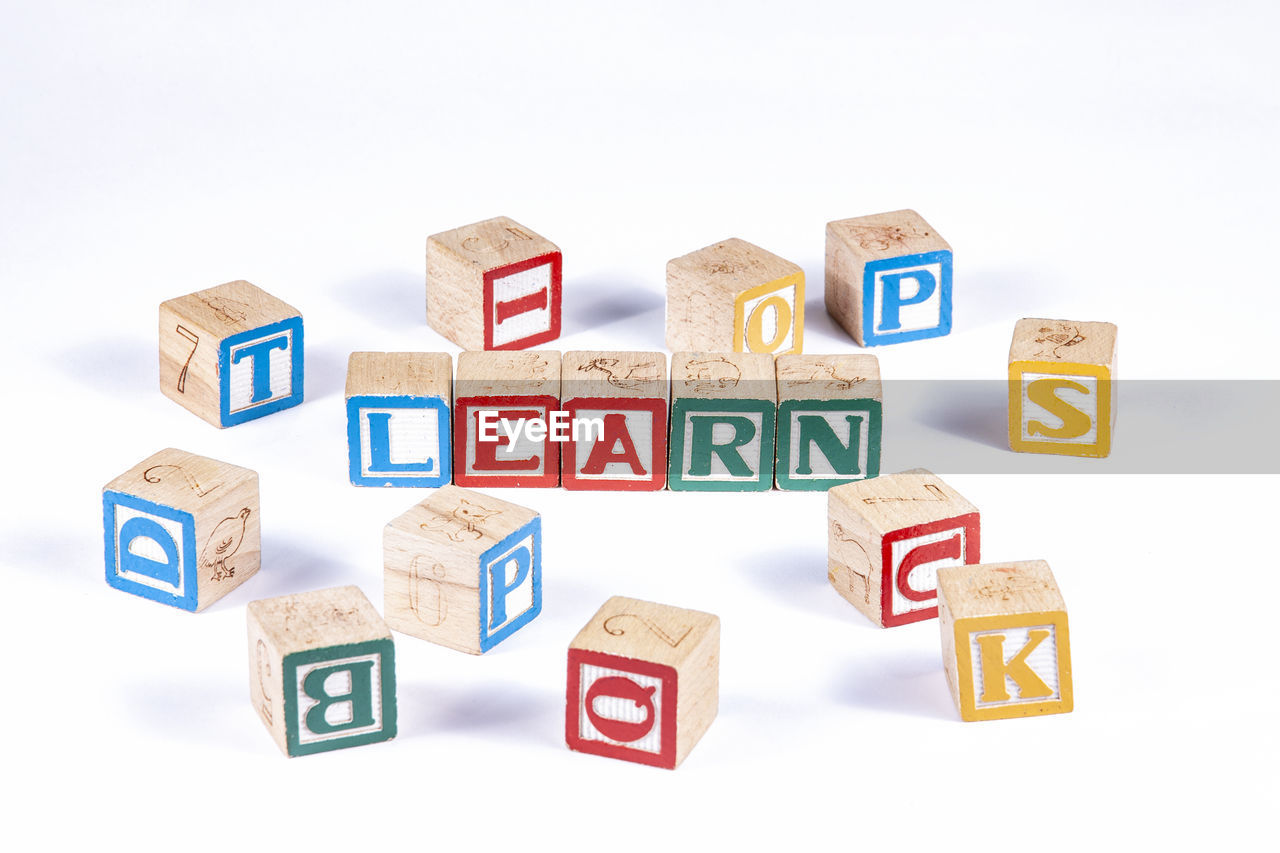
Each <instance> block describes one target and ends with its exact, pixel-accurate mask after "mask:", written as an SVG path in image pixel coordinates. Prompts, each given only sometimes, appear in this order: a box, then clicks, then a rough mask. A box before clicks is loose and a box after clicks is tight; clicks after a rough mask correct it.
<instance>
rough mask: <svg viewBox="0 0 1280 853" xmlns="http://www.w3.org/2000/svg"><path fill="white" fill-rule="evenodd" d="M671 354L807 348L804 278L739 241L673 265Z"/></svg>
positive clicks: (669, 282) (775, 351) (692, 254)
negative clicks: (805, 341) (805, 345)
mask: <svg viewBox="0 0 1280 853" xmlns="http://www.w3.org/2000/svg"><path fill="white" fill-rule="evenodd" d="M667 348H668V349H670V350H671V351H672V352H680V351H699V352H760V353H772V354H774V355H777V354H779V353H784V352H800V351H801V350H802V349H803V348H804V271H803V270H802V269H800V267H798V266H797V265H795V264H793V263H791V261H788V260H785V259H783V258H780V257H778V256H777V255H775V254H773V253H772V252H767V251H765V250H764V249H762V248H760V247H759V246H755V245H752V244H751V243H748V242H747V241H746V240H739V239H737V238H736V237H735V238H732V239H729V240H724V241H722V242H720V243H716V244H714V245H711V246H707V247H706V248H703V249H699V250H698V251H696V252H690V253H689V254H687V255H683V256H681V257H679V258H674V259H672V260H670V261H668V262H667Z"/></svg>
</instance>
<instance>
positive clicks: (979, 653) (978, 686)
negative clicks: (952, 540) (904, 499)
mask: <svg viewBox="0 0 1280 853" xmlns="http://www.w3.org/2000/svg"><path fill="white" fill-rule="evenodd" d="M938 621H939V627H940V628H941V630H942V662H943V666H944V667H945V669H946V673H947V683H948V684H949V685H950V687H951V696H952V698H953V699H955V702H956V707H957V708H959V710H960V716H961V718H962V719H964V720H968V721H973V720H1001V719H1007V718H1009V717H1030V716H1035V715H1039V714H1064V713H1067V712H1068V711H1070V710H1071V709H1072V706H1073V704H1074V699H1073V697H1072V692H1071V645H1070V641H1069V638H1068V636H1067V606H1066V604H1065V603H1064V602H1063V600H1062V593H1061V592H1059V591H1058V584H1057V582H1056V581H1055V580H1054V578H1053V572H1052V571H1050V570H1049V564H1048V563H1046V562H1044V561H1043V560H1029V561H1025V562H1019V563H985V564H982V565H977V566H957V567H951V568H942V569H939V570H938Z"/></svg>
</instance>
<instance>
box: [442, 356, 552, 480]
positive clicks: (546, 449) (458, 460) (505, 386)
mask: <svg viewBox="0 0 1280 853" xmlns="http://www.w3.org/2000/svg"><path fill="white" fill-rule="evenodd" d="M559 408H560V353H559V352H556V351H555V350H529V351H527V352H461V353H458V377H457V381H456V382H455V383H454V397H453V453H454V460H453V471H454V474H453V479H454V482H455V483H457V484H458V485H459V486H558V485H560V442H559V441H553V440H551V435H550V434H549V433H548V432H541V431H540V430H541V429H542V428H543V427H539V424H541V425H544V426H546V425H550V426H555V424H553V423H552V420H553V417H554V413H555V412H556V411H558V410H559ZM495 421H497V422H498V423H496V424H495V423H494V422H495ZM482 433H484V435H483V436H482Z"/></svg>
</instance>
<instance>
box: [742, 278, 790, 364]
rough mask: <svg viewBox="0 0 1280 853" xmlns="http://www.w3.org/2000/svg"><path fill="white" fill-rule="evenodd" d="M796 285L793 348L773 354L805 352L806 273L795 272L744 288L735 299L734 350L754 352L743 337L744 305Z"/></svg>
mask: <svg viewBox="0 0 1280 853" xmlns="http://www.w3.org/2000/svg"><path fill="white" fill-rule="evenodd" d="M793 284H794V285H795V288H796V299H795V304H794V305H792V306H791V328H792V335H791V349H789V350H782V351H779V352H773V353H772V354H773V355H787V354H789V353H799V352H804V273H803V272H793V273H791V274H790V275H784V276H783V277H782V278H775V279H774V280H773V281H770V282H766V283H765V284H761V285H758V286H756V287H753V288H751V289H750V290H744V291H742V292H741V293H739V294H738V295H737V296H735V297H734V299H733V351H734V352H754V351H755V350H751V349H748V348H747V342H746V341H745V340H744V339H743V338H744V335H743V333H742V328H743V325H744V324H745V321H746V317H744V316H743V305H744V303H745V302H746V301H747V300H749V299H754V298H756V297H757V296H764V295H765V294H767V293H773V292H775V291H778V290H784V289H785V288H787V287H790V286H791V285H793Z"/></svg>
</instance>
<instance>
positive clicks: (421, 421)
mask: <svg viewBox="0 0 1280 853" xmlns="http://www.w3.org/2000/svg"><path fill="white" fill-rule="evenodd" d="M452 376H453V362H452V359H450V357H449V355H448V353H408V352H390V353H386V352H353V353H352V354H351V357H350V359H349V360H348V362H347V388H346V401H347V459H348V469H349V474H350V478H351V482H352V484H353V485H356V486H400V487H406V488H423V487H425V488H434V487H436V486H442V485H445V484H447V483H448V482H449V481H450V480H451V478H452V458H453V452H452V447H451V443H450V442H451V437H452V433H451V431H450V423H451V417H450V403H451V401H452V385H451V380H452Z"/></svg>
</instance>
